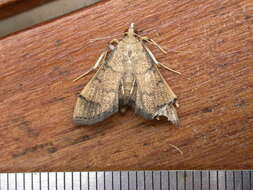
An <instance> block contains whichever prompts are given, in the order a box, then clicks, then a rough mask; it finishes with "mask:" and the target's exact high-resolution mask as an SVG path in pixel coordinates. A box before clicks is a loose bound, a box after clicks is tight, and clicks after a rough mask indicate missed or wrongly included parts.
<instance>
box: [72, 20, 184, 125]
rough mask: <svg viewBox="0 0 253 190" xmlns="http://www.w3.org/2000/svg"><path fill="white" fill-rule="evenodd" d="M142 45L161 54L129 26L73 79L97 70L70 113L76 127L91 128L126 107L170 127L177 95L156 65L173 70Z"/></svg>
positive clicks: (176, 117) (175, 117)
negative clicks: (162, 117)
mask: <svg viewBox="0 0 253 190" xmlns="http://www.w3.org/2000/svg"><path fill="white" fill-rule="evenodd" d="M144 42H149V43H152V44H154V45H156V46H157V47H159V48H160V49H161V50H162V51H164V50H163V49H162V48H161V47H160V46H159V45H158V44H157V43H155V42H154V41H153V40H152V39H149V38H147V37H141V36H139V35H138V34H137V33H136V32H135V30H134V24H133V23H131V25H130V27H129V29H128V31H127V32H125V35H124V37H123V39H121V40H116V39H114V40H112V41H111V42H110V45H109V48H108V50H107V51H105V52H103V53H102V54H101V55H100V57H99V58H98V60H97V62H96V64H95V65H94V66H93V67H92V68H90V69H89V70H88V71H87V72H85V73H84V74H82V75H81V76H79V77H78V78H76V79H75V80H74V81H76V80H78V79H80V78H82V77H83V76H85V75H87V74H88V73H89V72H91V71H93V70H95V69H98V70H97V72H96V74H95V75H94V76H93V78H92V79H91V80H90V81H89V82H88V84H87V85H86V86H85V87H84V89H83V90H82V91H81V93H80V94H79V97H78V99H77V103H76V106H75V109H74V114H73V120H74V122H75V123H76V124H78V125H91V124H95V123H97V122H100V121H103V120H104V119H106V118H107V117H109V116H110V115H112V114H113V113H115V112H118V111H120V110H122V109H123V108H124V107H125V106H126V105H128V106H131V107H132V108H133V109H134V110H135V112H136V113H138V114H140V115H142V116H143V117H144V118H146V119H154V118H156V119H159V117H160V116H165V117H167V118H168V120H169V121H171V122H172V123H173V124H177V123H178V116H177V112H176V109H175V107H178V103H177V96H176V95H175V94H174V93H173V91H172V90H171V88H170V87H169V85H168V84H167V83H166V81H165V79H164V78H163V77H162V75H161V73H160V72H159V70H158V68H157V66H162V67H164V68H166V69H168V70H170V71H173V72H176V71H174V70H172V69H170V68H168V67H166V66H165V65H163V64H162V63H160V62H158V61H157V60H156V58H155V56H154V55H153V54H152V52H151V51H150V49H149V48H148V47H147V46H146V45H145V44H144ZM176 73H178V72H176ZM179 74H180V73H179Z"/></svg>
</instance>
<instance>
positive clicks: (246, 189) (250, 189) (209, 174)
mask: <svg viewBox="0 0 253 190" xmlns="http://www.w3.org/2000/svg"><path fill="white" fill-rule="evenodd" d="M0 190H253V170H251V171H250V170H243V171H242V170H226V171H221V170H219V171H215V170H201V171H197V170H194V171H191V170H170V171H165V170H163V171H96V172H95V171H93V172H41V173H40V172H39V173H0Z"/></svg>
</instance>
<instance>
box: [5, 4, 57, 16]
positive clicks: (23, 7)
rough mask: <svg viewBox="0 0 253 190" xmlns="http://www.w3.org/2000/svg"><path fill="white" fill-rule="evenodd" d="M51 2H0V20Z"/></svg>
mask: <svg viewBox="0 0 253 190" xmlns="http://www.w3.org/2000/svg"><path fill="white" fill-rule="evenodd" d="M50 1H53V0H0V20H1V19H4V18H7V17H10V16H13V15H17V14H19V13H21V12H25V11H28V10H30V9H32V8H34V7H37V6H40V5H42V4H44V3H48V2H50Z"/></svg>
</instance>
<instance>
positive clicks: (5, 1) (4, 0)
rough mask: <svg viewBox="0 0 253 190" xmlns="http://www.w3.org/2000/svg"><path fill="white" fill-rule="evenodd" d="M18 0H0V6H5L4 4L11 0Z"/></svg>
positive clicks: (11, 1) (11, 0)
mask: <svg viewBox="0 0 253 190" xmlns="http://www.w3.org/2000/svg"><path fill="white" fill-rule="evenodd" d="M17 1H19V0H0V7H3V6H6V5H9V4H11V3H13V2H17Z"/></svg>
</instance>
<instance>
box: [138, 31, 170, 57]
mask: <svg viewBox="0 0 253 190" xmlns="http://www.w3.org/2000/svg"><path fill="white" fill-rule="evenodd" d="M135 35H136V36H137V37H138V38H140V39H141V40H143V41H146V42H148V43H150V44H153V45H155V46H156V47H158V49H160V50H161V51H162V52H163V53H165V54H167V52H166V51H165V50H164V49H163V48H162V47H161V46H160V45H159V44H158V43H156V42H155V41H154V40H153V39H151V38H149V37H147V36H140V35H138V34H135Z"/></svg>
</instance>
